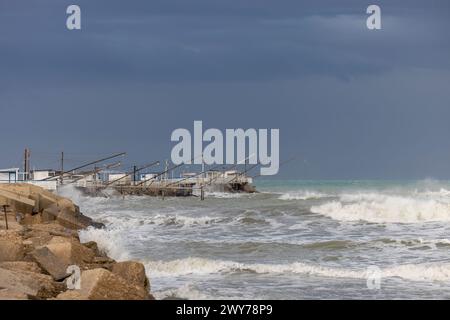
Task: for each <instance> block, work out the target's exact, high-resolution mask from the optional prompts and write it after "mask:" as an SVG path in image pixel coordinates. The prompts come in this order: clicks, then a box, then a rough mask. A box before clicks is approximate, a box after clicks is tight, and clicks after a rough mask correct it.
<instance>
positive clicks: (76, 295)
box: [55, 290, 87, 300]
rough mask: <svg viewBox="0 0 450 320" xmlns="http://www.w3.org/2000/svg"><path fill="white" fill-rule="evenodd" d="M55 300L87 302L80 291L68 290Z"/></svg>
mask: <svg viewBox="0 0 450 320" xmlns="http://www.w3.org/2000/svg"><path fill="white" fill-rule="evenodd" d="M55 300H87V298H86V297H83V295H82V294H81V292H80V290H67V291H65V292H63V293H60V294H58V295H57V296H56V298H55Z"/></svg>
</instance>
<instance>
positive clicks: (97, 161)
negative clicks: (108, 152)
mask: <svg viewBox="0 0 450 320" xmlns="http://www.w3.org/2000/svg"><path fill="white" fill-rule="evenodd" d="M124 155H126V152H122V153H117V154H114V155H112V156H110V157H107V158H103V159H100V160H96V161H92V162H89V163H86V164H84V165H82V166H79V167H76V168H73V169H70V170H67V171H65V172H62V173H61V175H64V174H66V173H69V172H72V171H76V170H79V169H83V168H86V167H88V166H92V165H94V164H96V163H100V162H105V161H106V160H110V159H114V158H117V157H120V156H124ZM58 177H59V176H58ZM52 178H55V177H48V178H45V179H42V180H40V181H47V180H50V179H52Z"/></svg>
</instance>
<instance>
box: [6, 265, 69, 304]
mask: <svg viewBox="0 0 450 320" xmlns="http://www.w3.org/2000/svg"><path fill="white" fill-rule="evenodd" d="M0 288H6V289H10V290H14V291H16V292H20V293H23V294H26V295H28V296H31V297H35V298H44V299H45V298H51V297H55V296H56V295H58V294H59V293H60V292H61V291H62V290H64V284H62V283H57V282H54V281H53V279H52V278H51V277H50V276H47V275H44V274H39V273H34V272H28V271H18V270H8V269H3V268H0Z"/></svg>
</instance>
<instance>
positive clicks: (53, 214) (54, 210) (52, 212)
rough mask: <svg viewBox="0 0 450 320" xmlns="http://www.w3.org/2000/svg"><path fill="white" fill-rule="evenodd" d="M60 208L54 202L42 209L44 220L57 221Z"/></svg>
mask: <svg viewBox="0 0 450 320" xmlns="http://www.w3.org/2000/svg"><path fill="white" fill-rule="evenodd" d="M58 214H59V209H58V206H57V205H56V204H52V205H51V206H49V207H48V208H46V209H44V210H43V211H42V222H49V221H55V220H56V218H57V217H58Z"/></svg>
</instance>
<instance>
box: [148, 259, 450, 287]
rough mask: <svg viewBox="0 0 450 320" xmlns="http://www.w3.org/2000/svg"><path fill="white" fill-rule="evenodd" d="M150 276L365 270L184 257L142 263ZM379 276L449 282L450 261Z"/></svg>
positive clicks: (362, 275) (353, 273)
mask: <svg viewBox="0 0 450 320" xmlns="http://www.w3.org/2000/svg"><path fill="white" fill-rule="evenodd" d="M145 266H146V270H147V273H148V274H149V275H150V276H152V277H179V276H187V275H206V274H214V273H221V274H225V273H236V272H253V273H256V274H286V273H293V274H307V275H312V276H321V277H331V278H354V279H366V278H367V276H368V273H367V270H366V269H363V270H352V269H345V268H331V267H324V266H319V265H312V264H306V263H302V262H293V263H289V264H246V263H239V262H234V261H222V260H210V259H204V258H192V257H190V258H185V259H177V260H172V261H149V262H147V263H146V264H145ZM381 277H385V278H390V277H399V278H403V279H407V280H411V281H449V280H450V263H444V264H440V263H434V264H406V265H398V266H393V267H386V268H382V269H381Z"/></svg>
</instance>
